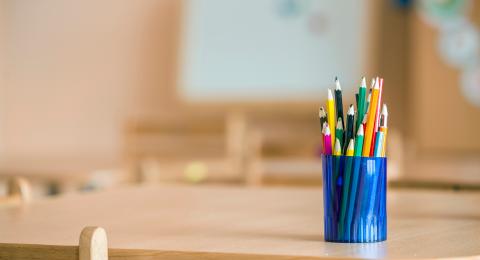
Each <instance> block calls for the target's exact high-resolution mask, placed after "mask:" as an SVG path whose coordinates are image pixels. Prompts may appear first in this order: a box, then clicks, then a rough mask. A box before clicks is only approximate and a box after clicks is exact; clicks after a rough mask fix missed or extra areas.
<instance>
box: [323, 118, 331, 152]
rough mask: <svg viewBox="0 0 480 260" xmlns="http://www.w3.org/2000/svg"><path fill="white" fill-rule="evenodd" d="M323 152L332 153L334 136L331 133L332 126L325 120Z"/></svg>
mask: <svg viewBox="0 0 480 260" xmlns="http://www.w3.org/2000/svg"><path fill="white" fill-rule="evenodd" d="M322 134H323V154H325V155H332V136H331V135H330V127H329V126H328V123H327V122H325V124H324V127H323V130H322Z"/></svg>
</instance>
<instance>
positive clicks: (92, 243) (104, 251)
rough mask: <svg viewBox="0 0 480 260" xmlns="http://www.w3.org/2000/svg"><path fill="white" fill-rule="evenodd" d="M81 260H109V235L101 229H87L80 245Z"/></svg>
mask: <svg viewBox="0 0 480 260" xmlns="http://www.w3.org/2000/svg"><path fill="white" fill-rule="evenodd" d="M78 258H79V260H108V243H107V233H106V232H105V229H103V228H101V227H86V228H84V229H83V230H82V233H81V234H80V241H79V243H78Z"/></svg>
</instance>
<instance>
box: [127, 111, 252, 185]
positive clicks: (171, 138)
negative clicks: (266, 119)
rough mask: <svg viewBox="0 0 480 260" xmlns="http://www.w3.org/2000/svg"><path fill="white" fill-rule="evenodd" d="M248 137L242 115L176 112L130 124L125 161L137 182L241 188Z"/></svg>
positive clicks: (243, 180)
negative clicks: (208, 183)
mask: <svg viewBox="0 0 480 260" xmlns="http://www.w3.org/2000/svg"><path fill="white" fill-rule="evenodd" d="M246 135H247V129H246V122H245V118H244V116H243V114H241V113H235V112H227V113H218V112H202V111H190V112H188V111H183V112H178V111H177V112H174V113H170V114H164V115H161V116H155V117H152V118H143V119H137V120H135V122H133V123H131V124H130V125H129V126H128V127H127V133H126V138H127V139H126V153H127V155H126V156H127V158H128V159H127V160H128V161H129V162H130V163H129V164H130V169H131V170H132V171H133V172H134V173H135V175H136V176H137V179H138V181H140V182H187V183H198V182H222V183H243V182H245V178H246V176H245V175H244V174H243V173H244V172H245V171H244V161H245V153H246V150H245V149H246V145H245V139H246Z"/></svg>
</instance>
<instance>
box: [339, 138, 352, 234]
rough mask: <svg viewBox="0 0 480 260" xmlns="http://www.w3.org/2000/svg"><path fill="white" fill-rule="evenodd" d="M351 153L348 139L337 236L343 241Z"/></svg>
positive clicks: (350, 170)
mask: <svg viewBox="0 0 480 260" xmlns="http://www.w3.org/2000/svg"><path fill="white" fill-rule="evenodd" d="M353 151H354V141H353V139H350V141H349V142H348V145H347V152H346V156H347V158H346V159H345V160H346V162H345V171H344V173H343V176H344V178H343V179H344V182H343V188H342V202H341V206H340V221H339V224H340V225H339V234H340V236H342V238H343V239H345V236H344V235H345V231H344V229H345V228H344V227H345V225H346V223H345V216H346V214H347V204H348V197H349V191H350V179H351V176H352V163H353Z"/></svg>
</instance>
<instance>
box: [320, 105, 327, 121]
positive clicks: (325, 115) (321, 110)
mask: <svg viewBox="0 0 480 260" xmlns="http://www.w3.org/2000/svg"><path fill="white" fill-rule="evenodd" d="M318 117H322V118H323V117H327V114H326V113H325V109H324V108H323V107H320V110H318Z"/></svg>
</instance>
